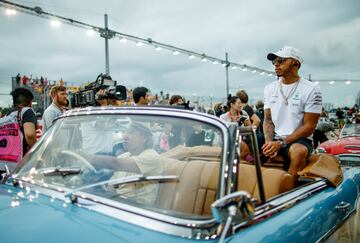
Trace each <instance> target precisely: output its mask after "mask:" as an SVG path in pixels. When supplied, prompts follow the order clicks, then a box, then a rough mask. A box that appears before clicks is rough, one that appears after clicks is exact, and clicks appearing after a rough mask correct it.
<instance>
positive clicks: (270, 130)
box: [263, 109, 275, 142]
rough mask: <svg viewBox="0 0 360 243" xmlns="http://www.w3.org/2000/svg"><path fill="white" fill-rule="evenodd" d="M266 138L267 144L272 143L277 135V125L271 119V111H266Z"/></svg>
mask: <svg viewBox="0 0 360 243" xmlns="http://www.w3.org/2000/svg"><path fill="white" fill-rule="evenodd" d="M263 130H264V136H265V142H270V141H272V140H273V139H274V135H275V125H274V123H273V121H272V119H271V111H270V109H265V111H264V126H263Z"/></svg>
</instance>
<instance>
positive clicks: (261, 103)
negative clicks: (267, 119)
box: [255, 100, 264, 109]
mask: <svg viewBox="0 0 360 243" xmlns="http://www.w3.org/2000/svg"><path fill="white" fill-rule="evenodd" d="M255 107H256V109H260V108H264V102H262V100H258V101H257V102H256V104H255Z"/></svg>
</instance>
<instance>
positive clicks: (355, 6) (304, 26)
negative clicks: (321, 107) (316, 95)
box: [0, 0, 360, 106]
mask: <svg viewBox="0 0 360 243" xmlns="http://www.w3.org/2000/svg"><path fill="white" fill-rule="evenodd" d="M13 2H16V3H20V4H23V5H26V6H30V7H34V6H40V7H41V8H42V9H43V10H44V11H46V12H50V13H54V14H57V15H61V16H64V17H69V18H73V19H76V20H79V21H82V22H86V23H89V24H92V25H95V26H100V27H101V26H103V25H104V13H107V14H108V16H109V28H110V29H113V30H116V31H118V32H122V33H126V34H130V35H134V36H138V37H141V38H151V39H153V40H155V41H158V42H162V43H166V44H170V45H173V46H176V47H180V48H184V49H187V50H191V51H195V52H198V53H206V54H207V55H209V56H213V57H219V58H222V59H223V58H224V57H225V53H226V52H228V53H229V59H230V61H233V62H237V63H240V64H247V65H250V66H255V67H259V68H262V69H266V70H273V66H272V65H271V63H270V62H269V61H267V60H266V55H267V53H269V52H272V51H277V50H278V49H279V48H281V47H282V46H284V45H290V46H295V47H297V48H298V49H300V50H301V52H302V56H303V59H304V63H303V65H302V67H301V69H300V74H301V76H303V77H306V78H308V77H309V75H310V74H311V77H312V78H313V79H314V80H317V79H321V80H328V81H331V80H358V81H353V82H352V83H351V84H345V83H344V82H336V83H335V84H332V85H331V84H329V82H320V87H321V90H322V92H323V96H324V101H325V102H332V103H335V105H336V106H344V105H349V106H352V105H353V104H354V101H355V97H356V95H357V93H358V92H359V90H360V68H359V67H360V58H359V55H360V41H359V39H360V14H359V13H360V1H359V0H343V1H340V0H324V1H313V0H303V1H297V0H272V1H266V0H263V1H260V0H253V1H243V0H228V1H220V0H214V1H211V0H197V1H194V0H182V1H174V0H157V1H156V0H154V1H146V0H134V1H129V0H128V1H124V0H103V1H85V0H62V1H51V0H32V1H31V0H28V1H13ZM49 22H50V21H49V20H47V19H43V18H39V17H35V16H31V15H27V14H24V13H18V14H17V15H15V16H7V15H6V14H5V10H4V9H3V8H0V35H1V38H0V45H1V51H0V93H1V94H8V93H9V92H10V91H11V86H10V85H11V77H12V76H16V74H17V73H21V74H22V75H24V74H26V75H30V74H31V75H32V76H33V77H36V76H38V77H40V76H44V77H47V78H48V79H50V80H59V79H60V78H63V79H64V80H65V81H67V82H68V83H74V84H82V83H85V82H87V81H91V80H94V79H95V77H96V76H97V75H98V74H99V73H101V72H105V57H104V50H105V46H104V39H102V38H100V37H99V36H92V37H91V36H88V35H87V34H86V32H85V30H83V29H81V28H77V27H74V26H70V25H62V26H60V27H59V28H54V27H51V26H50V24H49ZM109 43H110V73H111V76H112V77H113V79H116V80H118V82H119V83H121V84H124V85H126V86H128V87H131V88H133V87H136V86H139V85H144V86H146V87H148V88H150V89H151V90H152V91H153V92H154V93H155V92H159V91H160V90H163V91H165V92H170V94H175V93H176V94H182V95H184V96H185V97H186V98H188V99H190V100H191V99H194V98H195V96H197V97H199V99H200V100H208V99H209V97H210V96H211V95H212V96H213V97H214V99H215V100H217V99H221V98H224V97H225V94H226V76H225V69H224V67H222V66H221V65H213V64H211V63H210V62H201V61H200V60H199V59H196V58H195V59H189V58H187V56H185V55H182V54H180V55H176V56H174V55H173V54H172V53H171V52H169V51H166V50H161V51H155V50H154V47H151V46H142V47H138V46H136V45H135V44H134V43H131V42H127V43H120V41H119V39H111V40H110V41H109ZM229 79H230V81H229V86H230V92H231V93H233V94H234V93H235V92H236V91H237V90H238V89H246V90H247V91H248V93H249V96H250V98H251V99H252V100H257V99H261V98H262V95H263V89H264V86H265V85H266V84H267V83H269V82H271V81H273V80H274V77H269V76H267V75H260V74H259V73H251V72H243V71H241V70H240V69H236V70H230V73H229ZM8 103H10V97H9V96H7V95H0V106H4V105H7V104H8Z"/></svg>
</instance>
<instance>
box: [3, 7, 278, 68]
mask: <svg viewBox="0 0 360 243" xmlns="http://www.w3.org/2000/svg"><path fill="white" fill-rule="evenodd" d="M0 2H2V4H1V5H0V7H5V8H7V9H10V8H11V9H12V8H14V9H20V10H21V11H22V12H24V13H27V14H31V15H34V16H38V17H43V18H48V19H52V20H51V26H54V27H58V26H60V24H61V22H63V23H66V24H70V25H73V26H76V27H80V28H84V29H87V30H89V31H88V32H87V33H88V34H89V35H92V32H91V31H90V30H93V31H94V32H99V33H100V36H101V37H103V38H107V39H111V38H113V37H118V38H119V39H120V42H121V43H124V42H127V41H128V40H130V41H133V42H135V43H136V46H143V45H144V44H146V45H151V46H154V47H155V50H157V51H159V50H161V49H166V50H169V51H172V52H173V54H174V55H178V54H180V53H181V54H185V55H188V57H189V59H193V58H195V57H197V58H200V59H201V61H202V62H206V61H207V60H211V62H212V63H213V64H218V63H221V65H222V66H223V67H232V69H236V68H237V67H244V66H246V65H242V64H238V63H233V62H228V61H225V60H221V59H219V58H216V57H211V56H207V55H205V54H200V53H196V52H193V51H190V50H185V49H182V48H178V47H175V46H172V45H168V44H164V43H160V42H157V41H153V40H152V39H151V38H147V39H144V38H140V37H136V36H132V35H128V34H125V33H120V32H117V31H113V30H110V29H104V28H101V27H97V26H93V25H90V24H87V23H84V22H80V21H77V20H74V19H70V18H66V17H63V16H60V15H56V14H52V13H48V12H45V11H43V10H42V9H41V8H40V7H38V6H35V7H28V6H24V5H21V4H14V3H11V2H8V1H0ZM14 11H15V10H14ZM15 12H16V11H15ZM90 33H91V34H90ZM249 68H250V70H255V69H256V70H259V72H261V71H263V72H265V73H272V72H269V71H267V70H262V69H260V68H257V67H250V66H249ZM242 71H247V68H242ZM255 72H256V71H255Z"/></svg>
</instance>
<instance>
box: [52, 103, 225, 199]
mask: <svg viewBox="0 0 360 243" xmlns="http://www.w3.org/2000/svg"><path fill="white" fill-rule="evenodd" d="M116 114H118V115H135V116H136V115H138V116H141V115H149V116H163V117H177V118H184V119H190V120H194V121H199V122H204V123H207V124H211V125H213V126H215V127H217V128H219V129H220V130H221V132H222V134H223V136H224V141H223V151H222V161H221V163H222V165H221V170H220V172H221V173H223V172H225V166H226V165H228V160H227V159H228V157H229V154H228V152H229V149H230V143H229V141H230V134H229V133H228V132H229V130H228V128H229V127H230V126H231V124H229V123H227V122H225V121H222V120H220V119H219V118H218V117H216V116H213V115H208V114H205V113H200V112H195V111H189V110H182V109H174V108H164V107H151V106H150V107H139V106H125V107H119V106H105V107H88V108H80V109H74V110H70V111H67V112H66V113H64V114H63V115H62V116H60V117H58V118H57V119H61V118H64V117H76V116H91V115H116ZM200 119H201V120H200ZM227 179H228V178H225V177H224V176H221V177H220V178H219V188H220V190H219V195H218V197H217V198H220V197H223V196H225V193H226V188H225V185H226V183H225V180H227Z"/></svg>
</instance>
